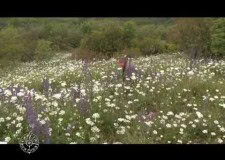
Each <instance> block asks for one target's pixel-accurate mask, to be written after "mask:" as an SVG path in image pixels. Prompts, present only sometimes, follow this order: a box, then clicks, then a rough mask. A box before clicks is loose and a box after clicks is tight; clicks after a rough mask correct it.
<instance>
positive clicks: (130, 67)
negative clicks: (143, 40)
mask: <svg viewBox="0 0 225 160" xmlns="http://www.w3.org/2000/svg"><path fill="white" fill-rule="evenodd" d="M132 73H135V67H134V65H133V64H132V63H131V59H129V60H128V63H127V65H126V69H125V74H126V76H127V77H128V78H130V77H131V76H132Z"/></svg>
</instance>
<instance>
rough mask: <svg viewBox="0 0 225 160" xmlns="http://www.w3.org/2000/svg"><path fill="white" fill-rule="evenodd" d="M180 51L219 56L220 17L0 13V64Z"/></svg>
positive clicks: (224, 36) (224, 50)
mask: <svg viewBox="0 0 225 160" xmlns="http://www.w3.org/2000/svg"><path fill="white" fill-rule="evenodd" d="M178 51H179V52H183V53H185V54H186V55H188V56H189V57H190V58H201V57H204V58H205V57H206V58H209V57H211V58H212V57H219V58H222V57H223V56H224V55H225V19H224V18H1V19H0V66H1V67H3V66H8V65H11V64H15V63H18V62H31V61H34V60H36V61H44V60H49V59H51V58H52V57H54V55H55V53H56V52H72V53H73V54H72V58H78V59H79V58H84V57H88V58H91V59H92V58H111V57H115V56H121V55H122V54H125V55H129V56H131V57H137V56H149V55H156V54H162V53H163V54H172V53H175V52H178Z"/></svg>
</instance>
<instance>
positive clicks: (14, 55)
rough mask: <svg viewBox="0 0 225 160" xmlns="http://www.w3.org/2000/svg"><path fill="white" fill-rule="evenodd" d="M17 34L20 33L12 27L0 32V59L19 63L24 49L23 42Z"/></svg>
mask: <svg viewBox="0 0 225 160" xmlns="http://www.w3.org/2000/svg"><path fill="white" fill-rule="evenodd" d="M19 33H20V31H19V30H18V29H16V28H14V27H7V28H4V29H2V30H1V31H0V59H4V60H10V61H12V62H15V61H20V59H21V57H22V54H23V53H24V52H25V48H24V45H23V42H24V40H23V39H22V37H21V36H20V34H19Z"/></svg>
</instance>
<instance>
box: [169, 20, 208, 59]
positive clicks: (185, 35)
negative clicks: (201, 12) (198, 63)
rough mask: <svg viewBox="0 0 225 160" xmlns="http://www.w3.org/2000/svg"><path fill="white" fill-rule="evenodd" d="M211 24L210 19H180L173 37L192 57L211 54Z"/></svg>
mask: <svg viewBox="0 0 225 160" xmlns="http://www.w3.org/2000/svg"><path fill="white" fill-rule="evenodd" d="M209 29H210V25H209V20H208V19H203V18H185V19H179V20H177V22H176V26H175V27H174V29H173V32H174V34H173V35H174V36H173V39H174V40H175V41H176V43H177V44H178V45H179V48H180V49H181V50H182V51H184V53H185V54H187V55H188V56H190V57H192V58H196V57H201V56H206V57H207V56H208V55H209V54H210V43H211V36H210V30H209Z"/></svg>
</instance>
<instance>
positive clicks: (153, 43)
mask: <svg viewBox="0 0 225 160" xmlns="http://www.w3.org/2000/svg"><path fill="white" fill-rule="evenodd" d="M137 46H138V48H140V51H141V52H142V54H143V55H145V56H149V55H155V54H160V53H164V52H165V43H164V42H163V41H161V40H160V39H152V38H150V37H147V38H145V39H144V40H142V41H139V42H138V44H137Z"/></svg>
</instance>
